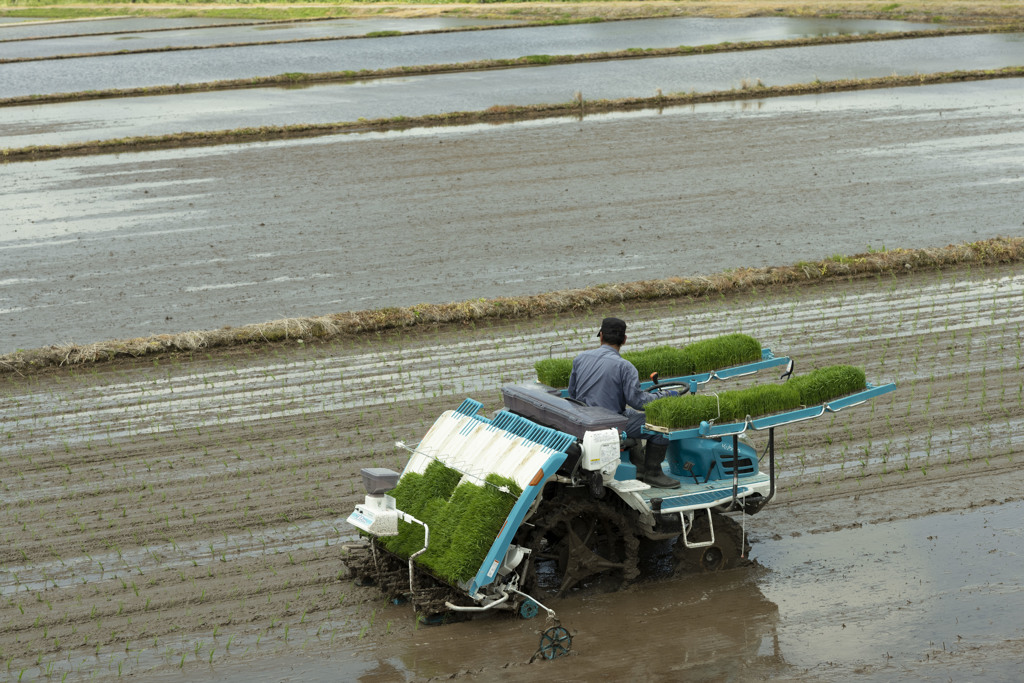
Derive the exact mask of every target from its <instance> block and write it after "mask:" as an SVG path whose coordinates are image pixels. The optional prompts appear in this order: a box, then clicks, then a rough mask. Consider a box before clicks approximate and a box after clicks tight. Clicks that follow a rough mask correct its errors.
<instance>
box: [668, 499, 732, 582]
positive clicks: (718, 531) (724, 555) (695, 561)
mask: <svg viewBox="0 0 1024 683" xmlns="http://www.w3.org/2000/svg"><path fill="white" fill-rule="evenodd" d="M711 517H712V523H713V524H714V525H715V543H714V545H710V546H706V547H704V548H687V547H686V544H685V543H683V537H682V536H680V537H679V538H677V539H676V544H675V547H674V548H673V549H672V556H673V558H674V560H675V571H676V573H677V574H679V573H691V572H717V571H719V570H722V569H733V568H734V567H739V566H742V565H744V564H747V563H748V562H749V560H747V559H746V558H747V557H748V556H749V555H750V544H749V543H747V542H746V540H745V539H744V537H743V527H741V526H740V525H739V524H738V523H737V522H736V521H735V520H734V519H732V518H731V517H726V516H725V515H723V514H720V513H718V512H712V513H711ZM688 537H689V539H690V540H691V541H705V540H708V539H710V538H711V532H710V530H709V529H708V515H707V513H706V512H704V511H703V510H698V511H697V513H696V515H695V516H694V520H693V528H692V529H690V532H689V534H688Z"/></svg>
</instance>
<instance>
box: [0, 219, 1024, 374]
mask: <svg viewBox="0 0 1024 683" xmlns="http://www.w3.org/2000/svg"><path fill="white" fill-rule="evenodd" d="M1021 261H1024V238H1021V237H997V238H994V239H990V240H984V241H979V242H972V243H969V244H955V245H949V246H946V247H937V248H926V249H893V250H889V251H872V252H867V253H862V254H856V255H854V256H840V255H836V256H833V257H831V258H828V259H824V260H821V261H800V262H798V263H795V264H793V265H789V266H771V267H765V268H740V269H736V270H731V271H726V272H723V273H718V274H716V275H711V276H708V277H690V278H684V277H670V278H664V279H659V280H642V281H638V282H627V283H620V284H609V285H598V286H595V287H586V288H582V289H570V290H563V291H559V292H551V293H548V294H537V295H533V296H521V297H499V298H495V299H476V300H471V301H461V302H455V303H447V304H420V305H418V306H408V307H404V308H380V309H372V310H365V311H355V312H347V313H336V314H333V315H323V316H318V317H311V318H288V319H283V320H275V321H272V322H267V323H261V324H253V325H245V326H242V327H224V328H220V329H216V330H203V331H195V332H180V333H177V334H159V335H154V336H150V337H137V338H134V339H115V340H109V341H103V342H96V343H94V344H85V345H79V344H68V345H63V346H56V345H55V346H48V347H43V348H39V349H32V350H18V351H15V352H12V353H7V354H4V355H2V356H0V372H4V373H7V372H13V373H20V374H27V373H31V372H35V371H38V370H41V369H44V368H49V367H54V366H63V365H78V364H88V363H102V362H106V361H112V360H116V359H119V358H140V357H145V356H158V355H163V354H173V353H192V352H195V351H199V350H205V349H215V348H228V347H234V346H241V345H247V344H257V345H259V344H270V343H273V342H279V341H284V340H289V339H303V340H305V341H314V340H329V339H332V338H338V337H342V336H354V335H367V334H376V333H380V332H383V331H387V330H393V329H402V328H415V327H422V326H427V325H447V324H456V325H457V324H467V323H472V322H475V321H478V320H487V319H492V320H493V319H505V320H508V319H516V318H530V317H534V316H540V315H556V314H564V313H573V312H587V313H588V314H589V313H591V312H593V310H594V309H598V310H600V309H602V308H604V307H609V306H616V305H620V304H624V303H627V302H631V301H654V300H667V299H680V298H682V299H686V298H691V299H696V298H702V297H708V296H718V295H728V294H734V293H740V292H746V291H751V290H756V289H763V288H771V287H778V286H800V285H807V284H815V283H819V282H823V281H831V280H838V279H848V278H860V277H870V276H881V275H887V276H899V275H901V274H905V273H912V272H914V271H921V270H935V269H943V268H954V267H958V266H961V265H967V264H970V265H979V266H986V265H995V264H1000V263H1019V262H1021Z"/></svg>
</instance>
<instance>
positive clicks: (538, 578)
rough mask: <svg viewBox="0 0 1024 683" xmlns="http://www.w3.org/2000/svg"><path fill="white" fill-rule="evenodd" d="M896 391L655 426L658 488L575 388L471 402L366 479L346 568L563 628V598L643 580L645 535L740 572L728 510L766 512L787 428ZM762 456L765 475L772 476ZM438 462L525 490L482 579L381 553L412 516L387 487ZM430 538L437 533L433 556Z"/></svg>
mask: <svg viewBox="0 0 1024 683" xmlns="http://www.w3.org/2000/svg"><path fill="white" fill-rule="evenodd" d="M782 366H788V372H791V371H792V362H791V361H790V359H789V358H788V357H775V356H774V355H773V354H772V353H771V351H770V350H769V349H764V350H762V359H761V360H760V361H757V362H754V363H748V364H745V365H740V366H734V367H731V368H725V369H721V370H717V371H714V372H709V373H703V374H698V375H692V376H686V377H674V378H668V379H665V380H660V381H659V380H658V379H657V378H656V377H655V378H654V380H653V381H651V382H646V383H644V384H643V385H642V387H643V388H644V389H645V390H647V391H658V390H659V389H662V388H664V387H667V386H679V385H684V386H685V387H687V388H688V390H689V391H691V392H698V391H700V390H701V389H702V388H703V387H704V386H705V385H707V384H709V383H711V382H720V381H724V380H729V379H733V378H738V377H742V376H745V375H751V374H754V373H757V372H759V371H762V370H766V369H770V368H779V367H782ZM788 372H787V374H788ZM785 376H786V375H785V374H784V375H783V377H785ZM893 390H895V385H894V384H883V385H879V386H874V385H871V384H868V385H867V388H866V389H864V390H862V391H859V392H856V393H854V394H851V395H847V396H844V397H841V398H839V399H836V400H833V401H830V402H828V403H825V404H822V405H817V406H804V407H801V408H800V409H797V410H791V411H787V412H783V413H776V414H773V415H768V416H764V417H759V418H753V419H752V418H749V417H748V418H746V419H745V420H743V421H740V422H732V423H727V424H717V423H714V422H705V423H702V424H700V425H699V426H698V427H694V428H690V429H680V430H667V429H664V428H661V427H655V426H652V425H647V426H646V427H645V431H646V432H647V433H654V432H658V433H661V434H663V435H664V436H665V437H667V438H668V440H669V449H668V454H667V457H666V463H665V466H664V467H665V471H666V474H667V475H668V476H670V477H672V478H674V479H677V480H679V482H680V484H681V485H680V487H679V488H675V489H658V488H652V487H651V486H649V485H648V484H646V483H644V482H641V481H638V480H637V479H636V468H635V467H634V466H633V465H632V464H631V463H630V461H629V458H628V451H627V449H628V447H629V446H630V445H631V444H630V443H629V440H626V439H625V433H624V431H623V430H624V429H625V426H626V418H624V417H622V416H621V415H618V414H616V413H613V412H611V411H608V410H605V409H603V408H597V407H592V406H585V405H581V404H579V403H576V402H573V401H570V400H569V399H567V398H566V397H565V396H564V395H563V393H564V392H563V391H560V390H557V389H553V388H551V387H547V386H544V385H541V384H537V383H525V384H511V385H506V386H504V387H502V395H503V399H504V406H505V407H504V408H503V409H502V410H499V411H498V412H497V413H495V414H494V415H492V416H491V417H487V416H484V415H482V414H480V410H481V408H482V405H481V404H480V403H479V402H477V401H474V400H472V399H466V400H465V401H464V402H463V403H462V405H460V406H459V407H458V408H456V409H454V410H450V411H447V412H445V413H443V414H442V415H441V416H440V417H439V418H438V419H437V420H436V421H435V422H434V424H433V426H432V427H431V428H430V429H429V431H428V432H427V434H426V435H425V436H424V437H423V439H422V441H420V442H419V443H418V444H416V445H415V446H406V445H405V444H398V445H400V446H402V447H404V448H407V449H408V450H409V451H410V453H411V456H410V458H409V462H408V464H407V465H406V467H405V470H404V471H403V472H402V473H401V475H399V474H398V473H391V474H392V475H393V477H392V478H391V479H390V480H388V475H387V472H388V471H387V470H383V471H382V470H374V471H366V472H364V477H367V476H369V477H370V478H371V480H370V481H371V483H370V484H368V486H369V487H373V491H370V488H368V489H367V490H368V495H367V500H366V502H365V503H363V504H360V505H358V506H357V508H356V510H355V511H354V512H353V513H352V515H351V516H350V517H349V522H350V523H352V524H353V525H354V526H356V527H358V528H360V529H361V530H363V531H364V532H366V533H367V535H368V537H369V539H368V541H369V542H368V543H365V544H359V545H357V546H353V547H351V548H350V549H349V551H350V557H349V558H348V564H349V567H350V569H351V570H352V573H353V575H355V576H356V577H358V578H361V579H363V580H367V581H373V582H376V583H378V584H379V585H380V586H381V587H382V589H384V590H385V591H387V592H389V593H392V594H394V595H396V596H397V595H400V596H402V597H405V598H407V599H409V600H411V601H412V602H413V603H414V604H415V605H416V607H417V609H418V610H419V611H421V612H423V613H425V614H427V615H440V614H452V613H456V614H459V613H461V614H466V613H472V612H481V611H491V610H509V611H513V612H515V613H517V614H519V615H521V616H523V617H532V616H534V615H536V614H537V613H538V612H539V611H546V612H547V614H548V616H549V617H552V618H553V617H554V612H553V611H552V610H551V609H550V605H551V604H552V603H551V602H550V601H551V600H552V599H553V598H557V597H561V596H564V595H567V594H569V593H570V592H572V591H575V590H579V589H582V588H587V587H596V586H602V587H605V588H612V589H614V588H616V587H618V586H620V585H622V584H623V583H626V582H629V581H631V580H633V579H635V578H637V576H639V573H640V569H639V557H638V548H639V542H640V539H641V538H645V539H649V540H652V541H660V542H663V545H664V546H665V547H666V549H667V553H669V554H670V556H671V558H672V561H673V563H674V566H675V567H676V569H677V570H686V571H693V570H697V571H717V570H720V569H727V568H730V567H734V566H736V565H737V564H740V563H741V562H742V561H743V558H745V557H746V555H747V550H748V547H749V546H748V544H747V540H746V536H745V533H744V526H743V525H742V524H740V523H738V522H736V521H735V520H734V519H733V517H734V516H735V515H732V516H730V515H727V513H738V514H739V516H740V517H742V516H743V515H753V514H756V513H757V512H759V511H761V510H762V509H763V508H764V506H765V505H766V504H767V503H768V502H769V501H770V500H771V499H772V497H773V496H774V494H775V487H776V480H775V428H777V427H780V426H783V425H788V424H793V423H796V422H800V421H803V420H808V419H813V418H815V417H820V416H822V415H826V414H830V413H835V412H838V411H840V410H844V409H846V408H850V407H853V406H856V405H860V404H862V403H865V402H867V401H869V400H871V399H873V398H875V397H878V396H881V395H884V394H886V393H888V392H891V391H893ZM755 433H766V436H767V444H766V446H765V447H764V454H763V455H762V456H761V457H759V456H758V452H757V451H756V450H755V449H754V448H753V447H751V446H750V445H748V444H747V443H743V442H742V441H741V439H745V438H747V437H748V436H749V435H751V434H755ZM763 458H767V471H763V470H762V468H761V462H762V459H763ZM434 460H439V461H441V462H443V463H444V464H445V465H446V466H447V467H449V468H452V469H454V470H457V471H458V472H459V473H461V474H462V475H463V480H464V481H470V482H474V483H480V484H482V483H483V480H484V478H485V477H486V476H487V475H489V474H492V473H496V474H499V475H501V476H503V477H508V478H510V479H513V480H514V481H515V482H516V483H517V484H518V486H519V487H520V488H521V489H522V493H521V494H520V495H519V496H518V499H517V500H516V501H515V503H514V505H513V506H512V508H511V512H510V514H509V515H508V518H507V519H506V520H505V524H504V526H503V527H502V529H501V530H500V532H499V533H498V534H497V535H496V537H495V538H494V539H493V543H492V544H491V546H490V549H489V551H488V552H487V554H486V557H485V559H484V560H483V562H482V563H481V564H480V566H479V569H478V570H477V572H476V574H475V576H474V577H473V578H472V579H470V580H468V581H465V582H461V583H459V584H457V585H450V584H447V583H446V582H444V581H443V580H440V579H438V578H437V577H436V576H433V575H432V574H431V573H430V572H429V571H427V570H425V569H424V568H422V567H419V566H417V564H416V562H415V556H416V555H418V553H414V556H413V557H409V558H404V557H396V556H394V555H391V554H389V553H388V552H387V551H385V550H384V549H383V548H382V547H379V545H378V544H377V543H376V540H377V538H378V537H380V536H383V535H387V534H389V533H391V532H392V530H393V528H394V524H395V523H394V521H393V520H394V519H398V518H403V517H402V515H403V514H404V513H403V512H402V511H401V510H398V509H397V508H396V507H395V506H394V499H393V498H390V496H387V494H386V493H385V492H384V489H388V488H389V487H391V486H394V485H395V483H396V482H397V481H398V480H399V479H400V477H404V476H406V475H407V474H409V473H411V472H417V473H423V472H424V471H425V470H426V468H427V467H428V465H430V463H431V462H432V461H434ZM382 482H383V483H382ZM389 499H390V502H389ZM407 521H409V520H407ZM411 521H412V522H414V523H419V524H422V522H420V521H419V520H416V519H415V518H413V519H412V520H411ZM429 539H430V531H429V529H425V546H424V550H425V549H426V547H428V546H429V543H430V541H429ZM421 552H422V551H421ZM545 633H548V632H545ZM564 635H567V634H563V633H562V632H560V631H553V632H551V633H550V634H549V639H550V642H549V643H548V644H547V649H545V645H544V643H543V641H542V651H543V654H544V656H549V654H553V656H557V654H559V653H560V648H564V647H565V641H564V638H563V636H564Z"/></svg>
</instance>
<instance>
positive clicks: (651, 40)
mask: <svg viewBox="0 0 1024 683" xmlns="http://www.w3.org/2000/svg"><path fill="white" fill-rule="evenodd" d="M661 21H665V20H646V21H639V22H610V23H606V24H580V25H569V26H544V27H536V28H532V27H524V28H510V29H499V30H494V31H467V32H456V33H446V34H441V35H437V34H425V35H424V34H416V35H406V36H391V37H380V38H373V39H367V40H339V41H327V42H315V43H292V44H278V45H255V46H249V47H232V48H215V49H208V50H187V51H177V52H168V53H154V54H135V55H130V56H124V55H110V56H104V57H88V58H78V59H61V60H56V61H53V60H50V61H32V62H17V63H11V64H3V65H0V66H3V71H2V73H3V75H4V82H5V83H4V93H3V94H4V96H6V97H15V96H19V95H34V94H49V93H59V92H79V91H83V90H105V89H110V88H132V87H146V86H156V85H165V84H171V83H202V82H207V81H215V80H223V79H237V78H252V77H256V76H274V75H278V74H282V73H289V72H304V73H320V72H326V71H345V70H351V71H358V70H360V69H382V68H387V67H398V66H412V65H420V64H448V63H458V62H467V61H473V60H481V59H499V58H515V57H523V56H526V55H531V54H581V53H586V52H598V51H610V50H617V49H618V50H625V49H628V48H648V47H674V46H678V45H681V44H685V43H684V41H683V37H684V36H682V35H681V34H680V31H679V30H678V29H671V28H669V29H661V30H659V29H657V28H653V29H652V30H650V31H648V30H646V29H645V28H644V27H645V26H651V25H653V26H654V27H657V26H658V24H659V22H661ZM676 21H678V20H676ZM629 24H639V25H640V26H639V27H635V28H634V27H631V26H629ZM798 30H799V33H801V34H803V33H805V31H803V30H802V29H798ZM742 33H743V32H742V31H741V30H740V29H739V28H737V29H735V30H733V31H731V32H726V31H722V33H721V34H720V35H733V36H740V35H742ZM689 36H690V37H691V38H693V39H695V40H699V41H700V43H699V44H707V39H706V38H704V39H701V36H702V32H700V31H693V32H690V33H689ZM987 37H988V38H989V39H990V40H995V41H996V43H997V44H1005V42H1006V41H1007V40H1010V39H1009V38H1007V37H1006V36H1002V40H999V38H1000V36H999V35H993V36H987ZM950 38H953V37H950ZM982 38H983V37H981V36H977V39H978V40H977V41H976V42H971V41H967V42H955V41H954V42H952V43H949V44H948V45H947V44H946V43H942V42H939V43H934V42H925V43H924V45H922V44H921V42H920V41H921V40H925V41H929V40H941V39H939V38H935V39H919V40H910V41H898V42H897V43H895V45H898V46H902V48H897V47H893V45H894V44H892V43H883V44H872V45H871V46H870V47H871V49H872V50H874V49H878V50H882V49H887V50H888V52H884V53H883V56H880V57H878V59H881V58H883V57H884V55H888V59H889V61H890V62H891V61H892V60H893V59H903V58H914V57H915V56H916V57H917V58H918V59H921V58H924V56H926V55H931V56H932V57H933V58H935V59H944V58H955V57H957V56H959V57H962V58H966V57H969V55H970V54H971V53H973V52H974V51H975V50H978V51H980V54H987V53H988V52H990V51H991V50H992V49H994V48H992V47H990V46H989V41H987V40H984V39H982ZM8 45H11V44H8ZM882 45H889V47H888V48H883V47H882ZM832 47H844V46H838V45H837V46H832ZM845 47H854V46H845ZM804 49H810V48H804ZM894 49H902V50H908V51H909V53H907V54H903V53H902V52H899V53H897V54H893V53H892V50H894ZM1005 49H1006V50H1007V51H1008V54H1009V55H1015V56H1016V57H1017V58H1018V59H1019V57H1020V54H1021V52H1020V49H1019V38H1018V47H1017V49H1016V50H1015V49H1014V46H1013V44H1012V43H1011V45H1010V46H1009V47H1007V48H1005ZM964 51H967V53H968V54H963V53H964ZM862 52H865V53H867V52H870V50H862ZM998 52H1000V53H1004V59H1003V60H1001V63H1000V64H999V65H1000V66H1005V65H1006V64H1007V63H1016V62H1017V61H1018V59H1014V60H1011V61H1010V62H1007V61H1006V59H1009V57H1008V55H1007V54H1006V53H1005V52H1004V51H1003V50H998ZM752 54H753V55H754V57H753V58H752V59H753V60H754V62H753V63H758V62H759V61H760V60H761V59H764V58H766V53H765V52H763V51H758V52H754V53H752ZM768 54H770V52H769V53H768ZM843 54H844V53H837V59H838V58H839V57H840V55H843ZM808 57H809V58H810V59H812V60H818V59H822V57H823V56H822V55H818V54H816V53H814V54H809V55H808ZM747 58H748V59H751V56H750V55H747ZM847 58H848V57H847ZM868 58H869V57H866V56H865V57H861V58H860V59H868ZM826 59H827V58H826ZM640 61H645V62H646V61H651V60H640ZM673 61H674V60H673ZM631 63H632V62H631ZM920 68H922V70H925V71H932V70H936V69H931V68H929V67H927V66H925V65H921V66H920ZM961 68H980V67H971V66H970V65H969V64H963V65H961ZM545 71H546V70H545ZM750 75H751V76H754V74H750ZM769 75H770V74H769ZM885 75H888V74H885ZM822 77H823V78H824V76H822ZM570 87H572V86H570ZM670 88H671V89H676V88H674V87H673V86H672V85H671V84H666V85H665V89H666V90H668V89H670ZM684 89H685V88H684Z"/></svg>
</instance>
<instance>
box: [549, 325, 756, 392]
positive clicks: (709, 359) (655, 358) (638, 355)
mask: <svg viewBox="0 0 1024 683" xmlns="http://www.w3.org/2000/svg"><path fill="white" fill-rule="evenodd" d="M622 357H623V358H625V359H626V360H628V361H629V362H630V363H632V364H633V365H634V366H635V367H636V369H637V372H638V373H639V375H640V379H641V381H644V382H646V381H647V379H648V378H649V377H650V376H651V373H652V372H657V373H658V374H660V375H661V377H662V379H667V378H669V377H682V376H684V375H694V374H697V373H701V372H710V371H711V370H718V369H720V368H727V367H730V366H733V365H740V364H741V363H751V362H754V361H758V360H761V345H760V344H759V343H758V341H757V340H756V339H754V338H753V337H750V336H747V335H745V334H727V335H724V336H721V337H715V338H714V339H705V340H703V341H699V342H694V343H693V344H688V345H687V346H684V347H683V348H681V349H677V348H675V347H672V346H656V347H654V348H652V349H643V350H641V351H626V352H624V353H623V354H622ZM534 369H536V371H537V381H538V382H540V383H541V384H546V385H548V386H549V387H556V388H560V389H561V388H565V387H567V386H569V375H570V374H571V373H572V359H571V358H546V359H544V360H540V361H537V362H536V363H534Z"/></svg>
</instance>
